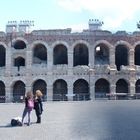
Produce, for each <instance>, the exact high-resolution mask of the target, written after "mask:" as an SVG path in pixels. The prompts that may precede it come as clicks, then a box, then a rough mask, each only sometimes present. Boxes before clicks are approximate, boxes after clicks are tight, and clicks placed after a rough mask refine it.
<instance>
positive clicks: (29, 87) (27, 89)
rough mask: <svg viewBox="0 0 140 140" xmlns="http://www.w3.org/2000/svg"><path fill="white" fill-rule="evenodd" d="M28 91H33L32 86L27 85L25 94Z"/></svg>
mask: <svg viewBox="0 0 140 140" xmlns="http://www.w3.org/2000/svg"><path fill="white" fill-rule="evenodd" d="M27 84H28V83H27ZM28 91H32V87H31V86H27V85H26V91H25V94H26V93H27V92H28Z"/></svg>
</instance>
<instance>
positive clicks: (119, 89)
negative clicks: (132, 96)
mask: <svg viewBox="0 0 140 140" xmlns="http://www.w3.org/2000/svg"><path fill="white" fill-rule="evenodd" d="M128 92H129V85H128V82H127V81H126V80H124V79H119V80H118V81H117V82H116V93H117V95H118V96H117V98H118V99H127V94H128ZM118 93H119V94H118Z"/></svg>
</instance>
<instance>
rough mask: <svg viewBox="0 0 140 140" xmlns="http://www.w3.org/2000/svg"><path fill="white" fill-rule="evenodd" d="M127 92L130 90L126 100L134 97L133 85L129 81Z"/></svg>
mask: <svg viewBox="0 0 140 140" xmlns="http://www.w3.org/2000/svg"><path fill="white" fill-rule="evenodd" d="M129 90H130V93H129V95H128V98H129V99H133V98H134V96H135V84H134V83H133V82H132V81H130V87H129Z"/></svg>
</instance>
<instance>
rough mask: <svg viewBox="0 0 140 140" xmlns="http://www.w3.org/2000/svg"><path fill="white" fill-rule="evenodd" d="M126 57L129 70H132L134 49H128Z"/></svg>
mask: <svg viewBox="0 0 140 140" xmlns="http://www.w3.org/2000/svg"><path fill="white" fill-rule="evenodd" d="M128 55H129V65H130V67H131V68H134V49H130V51H129V54H128Z"/></svg>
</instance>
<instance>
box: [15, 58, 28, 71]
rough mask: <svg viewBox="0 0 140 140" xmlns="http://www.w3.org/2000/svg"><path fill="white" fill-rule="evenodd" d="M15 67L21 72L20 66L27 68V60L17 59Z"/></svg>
mask: <svg viewBox="0 0 140 140" xmlns="http://www.w3.org/2000/svg"><path fill="white" fill-rule="evenodd" d="M14 66H15V67H18V70H20V66H25V59H24V58H22V57H17V58H15V61H14Z"/></svg>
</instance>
